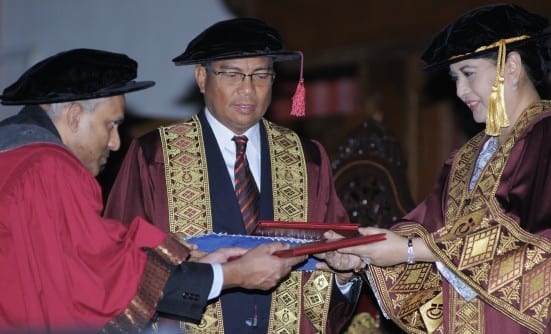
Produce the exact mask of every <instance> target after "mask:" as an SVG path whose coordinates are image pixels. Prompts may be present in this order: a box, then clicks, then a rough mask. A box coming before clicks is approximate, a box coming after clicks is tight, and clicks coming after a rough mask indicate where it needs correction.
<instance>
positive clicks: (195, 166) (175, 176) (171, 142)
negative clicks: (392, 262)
mask: <svg viewBox="0 0 551 334" xmlns="http://www.w3.org/2000/svg"><path fill="white" fill-rule="evenodd" d="M263 123H264V126H265V128H266V132H267V135H268V143H269V149H270V159H271V161H270V162H271V167H272V183H273V185H272V189H273V203H274V219H275V220H287V221H291V220H292V221H302V222H305V221H306V220H307V217H308V216H307V213H308V194H307V189H308V180H307V175H308V174H307V170H306V161H305V158H304V153H303V151H302V145H301V143H300V139H299V138H298V136H297V135H296V134H295V133H294V132H292V131H291V130H289V129H286V128H283V127H280V126H278V125H275V124H273V123H271V122H269V121H267V120H263ZM159 133H160V136H161V142H162V145H163V154H164V161H165V175H166V186H167V196H168V208H169V220H170V221H169V223H170V231H171V232H181V233H183V234H185V235H187V236H194V235H198V234H201V233H207V232H212V231H213V227H212V215H211V209H210V205H211V203H210V197H209V194H210V192H209V182H208V169H207V162H206V160H205V158H204V157H205V156H206V155H205V147H204V141H203V135H202V133H203V132H202V129H201V123H200V121H199V119H198V118H197V116H194V117H193V118H192V119H191V120H190V121H188V122H185V123H178V124H175V125H172V126H168V127H161V128H160V129H159ZM304 276H308V278H307V280H306V282H304V287H303V279H304V278H303V274H302V273H301V272H292V273H291V274H290V275H289V277H288V278H287V279H285V280H284V281H283V282H281V284H280V286H279V287H278V288H277V289H276V291H275V292H274V293H272V304H271V305H272V307H271V311H270V320H269V324H268V332H269V333H299V331H300V317H301V314H302V313H303V312H304V314H306V316H307V317H308V319H309V320H310V322H311V323H312V324H313V325H314V327H315V328H316V329H317V330H318V331H319V332H320V333H324V332H326V323H327V317H328V313H329V301H330V296H331V290H332V286H333V275H331V274H328V273H325V272H321V271H314V272H312V273H311V274H309V275H304ZM183 326H184V329H185V331H186V332H187V333H224V324H223V320H222V308H221V304H220V301H217V302H215V303H212V304H211V305H209V306H208V307H207V309H206V311H205V313H204V315H203V317H202V319H201V323H200V324H198V325H194V324H190V323H183Z"/></svg>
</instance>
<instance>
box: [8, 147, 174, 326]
mask: <svg viewBox="0 0 551 334" xmlns="http://www.w3.org/2000/svg"><path fill="white" fill-rule="evenodd" d="M0 170H1V171H2V173H1V174H0V189H1V191H0V268H2V269H1V270H0V295H1V298H0V332H1V331H3V330H6V329H8V328H20V329H21V328H27V329H36V330H44V329H47V330H49V331H54V332H55V331H57V330H59V329H65V330H74V329H76V328H78V329H79V330H82V329H89V330H93V331H98V330H100V329H101V328H103V327H104V326H106V324H108V323H109V322H110V321H111V320H112V319H114V318H116V317H117V316H119V315H120V314H121V313H123V312H124V311H125V310H126V311H128V308H127V307H128V306H129V303H130V302H131V301H133V298H134V297H135V295H136V294H137V293H138V292H137V290H138V287H139V286H142V285H140V284H143V283H144V282H143V280H142V273H143V272H144V270H146V268H147V267H148V254H146V252H145V251H144V249H151V248H155V247H157V246H159V245H164V244H165V243H166V240H165V239H171V238H166V234H165V233H163V232H162V231H160V230H158V229H157V228H154V227H153V226H152V225H150V224H149V223H147V222H145V221H144V220H143V219H136V220H135V221H134V222H133V223H132V224H131V225H129V226H125V225H123V224H120V223H119V222H117V221H114V220H111V219H104V218H102V217H101V210H102V197H101V189H100V187H99V185H98V183H97V181H96V180H95V178H94V177H93V176H92V175H91V174H90V172H89V171H88V170H87V169H86V168H85V167H84V166H83V165H82V164H81V163H80V161H78V160H77V158H76V157H75V156H74V155H73V154H71V153H70V152H69V151H67V150H66V149H65V148H63V147H61V146H58V145H54V144H44V143H41V144H31V145H26V146H23V147H20V148H17V149H12V150H8V151H5V152H0ZM144 276H145V275H144ZM167 276H168V274H166V275H164V278H158V279H157V278H156V279H157V283H156V287H153V286H149V287H148V289H149V290H148V291H149V292H150V297H151V299H152V303H153V304H151V305H149V307H144V308H143V309H141V310H140V312H143V314H142V315H143V317H144V318H143V319H142V320H143V321H148V320H149V318H150V317H151V316H153V314H154V306H155V304H154V303H156V301H157V300H158V298H159V296H160V294H161V291H162V288H163V286H164V282H165V281H166V279H167ZM144 280H145V278H144ZM159 280H160V282H159ZM133 302H134V301H133ZM140 306H143V304H140ZM130 313H132V311H130ZM133 315H135V314H133ZM136 318H139V317H136ZM135 320H136V319H135ZM141 325H144V323H142V324H141Z"/></svg>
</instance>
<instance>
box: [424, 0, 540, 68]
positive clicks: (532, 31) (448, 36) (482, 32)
mask: <svg viewBox="0 0 551 334" xmlns="http://www.w3.org/2000/svg"><path fill="white" fill-rule="evenodd" d="M548 26H549V21H548V20H547V19H546V18H545V17H543V16H540V15H537V14H534V13H530V12H528V11H527V10H525V9H524V8H521V7H519V6H517V5H514V4H492V5H488V6H484V7H480V8H477V9H474V10H472V11H469V12H467V13H465V14H464V15H462V16H460V17H459V18H458V19H457V20H455V21H454V22H452V23H451V24H449V25H448V26H446V27H445V28H444V29H442V31H440V32H439V33H438V34H437V35H436V36H435V37H434V38H433V39H432V41H431V42H430V44H429V46H428V47H427V49H426V50H425V51H424V52H423V55H422V56H421V59H422V60H423V61H424V62H425V64H426V66H425V67H424V68H423V69H424V70H427V71H428V70H432V69H436V68H440V67H442V66H446V65H449V64H450V63H453V62H458V61H461V60H463V59H467V58H473V57H478V56H480V55H483V54H484V53H488V52H492V51H494V52H496V51H498V50H497V49H498V47H499V45H498V43H497V42H499V41H500V40H504V41H505V44H507V46H508V47H510V46H513V45H518V44H521V43H525V42H526V41H528V40H533V39H540V38H543V37H546V36H548V35H549V34H548V33H546V32H545V29H546V28H547V27H548Z"/></svg>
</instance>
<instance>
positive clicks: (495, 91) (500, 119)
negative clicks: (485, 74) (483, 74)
mask: <svg viewBox="0 0 551 334" xmlns="http://www.w3.org/2000/svg"><path fill="white" fill-rule="evenodd" d="M505 43H506V41H505V40H503V39H502V40H500V41H499V42H498V51H497V54H498V55H497V64H496V80H495V82H494V84H493V85H492V92H491V93H490V99H489V103H488V116H487V117H486V134H487V135H488V136H498V135H499V132H500V130H501V128H504V127H508V126H509V125H510V124H509V119H508V118H507V112H506V111H505V97H504V83H505V78H504V73H505V58H506V57H505V56H506V47H505Z"/></svg>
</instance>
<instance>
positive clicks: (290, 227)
mask: <svg viewBox="0 0 551 334" xmlns="http://www.w3.org/2000/svg"><path fill="white" fill-rule="evenodd" d="M358 227H359V226H358V225H356V224H332V223H309V222H289V221H271V220H261V221H260V222H259V223H258V225H257V226H256V228H255V229H254V231H253V232H252V233H251V234H252V235H258V236H265V237H289V238H297V239H308V240H316V241H319V240H323V233H325V232H326V231H329V230H333V231H335V232H336V233H338V234H340V235H342V236H344V237H347V238H350V237H357V236H360V233H358Z"/></svg>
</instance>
